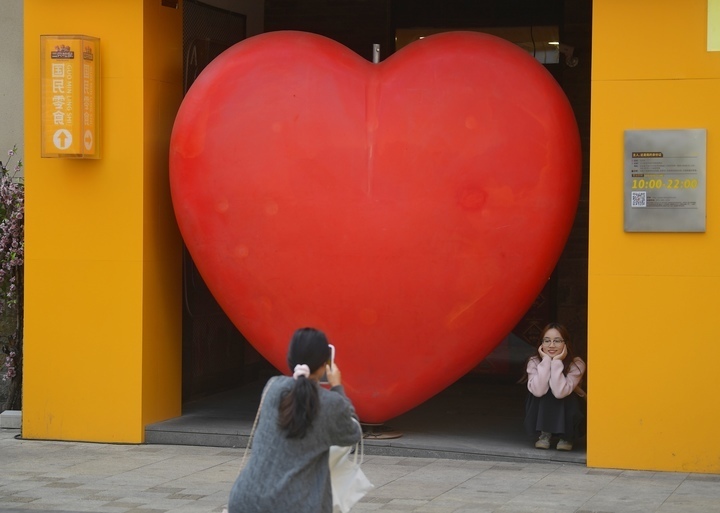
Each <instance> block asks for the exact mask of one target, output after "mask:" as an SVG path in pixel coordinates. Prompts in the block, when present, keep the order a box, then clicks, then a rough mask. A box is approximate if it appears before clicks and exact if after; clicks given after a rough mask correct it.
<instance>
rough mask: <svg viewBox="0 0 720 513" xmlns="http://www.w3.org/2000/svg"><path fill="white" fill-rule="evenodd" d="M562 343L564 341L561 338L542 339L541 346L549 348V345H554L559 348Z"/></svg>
mask: <svg viewBox="0 0 720 513" xmlns="http://www.w3.org/2000/svg"><path fill="white" fill-rule="evenodd" d="M563 342H565V341H564V340H563V339H561V338H553V339H549V338H544V339H543V341H542V343H543V345H546V346H549V345H550V344H555V345H556V346H559V345H560V344H562V343H563Z"/></svg>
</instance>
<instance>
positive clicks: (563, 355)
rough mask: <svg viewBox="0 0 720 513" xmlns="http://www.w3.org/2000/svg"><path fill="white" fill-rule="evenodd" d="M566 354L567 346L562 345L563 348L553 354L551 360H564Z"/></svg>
mask: <svg viewBox="0 0 720 513" xmlns="http://www.w3.org/2000/svg"><path fill="white" fill-rule="evenodd" d="M566 356H567V346H566V345H563V350H562V351H561V352H560V354H556V355H555V356H553V360H564V359H565V357H566Z"/></svg>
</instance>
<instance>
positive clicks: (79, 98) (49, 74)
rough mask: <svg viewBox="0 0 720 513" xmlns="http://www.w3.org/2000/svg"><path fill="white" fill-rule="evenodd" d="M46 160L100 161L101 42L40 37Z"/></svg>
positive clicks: (71, 38) (42, 151)
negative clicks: (52, 158)
mask: <svg viewBox="0 0 720 513" xmlns="http://www.w3.org/2000/svg"><path fill="white" fill-rule="evenodd" d="M40 48H41V52H42V54H41V59H40V61H41V66H42V69H41V80H42V86H41V90H42V144H41V155H42V156H43V157H76V158H95V159H96V158H100V147H99V141H100V123H99V121H100V109H99V105H100V89H99V84H100V40H99V39H98V38H96V37H89V36H80V35H74V36H70V35H64V36H40Z"/></svg>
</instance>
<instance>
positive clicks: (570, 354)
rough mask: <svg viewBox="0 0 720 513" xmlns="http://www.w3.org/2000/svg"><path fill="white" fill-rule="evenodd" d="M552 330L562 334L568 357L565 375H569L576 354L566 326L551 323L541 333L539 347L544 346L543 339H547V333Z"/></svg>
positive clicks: (565, 362)
mask: <svg viewBox="0 0 720 513" xmlns="http://www.w3.org/2000/svg"><path fill="white" fill-rule="evenodd" d="M552 329H555V330H557V331H558V333H560V336H561V337H562V339H563V340H564V341H565V349H566V350H567V356H566V357H565V359H564V360H563V362H564V364H565V365H564V367H565V368H564V369H563V373H564V374H567V373H568V370H570V366H571V365H574V362H575V352H574V351H573V345H572V340H571V339H570V332H569V331H568V329H567V328H566V327H565V326H564V325H562V324H560V323H559V322H551V323H549V324H548V325H547V326H545V327H544V328H543V329H542V331H541V332H540V338H539V339H538V343H537V347H540V346H541V345H542V341H543V338H545V333H547V332H548V331H550V330H552Z"/></svg>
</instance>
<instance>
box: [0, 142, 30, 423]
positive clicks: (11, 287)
mask: <svg viewBox="0 0 720 513" xmlns="http://www.w3.org/2000/svg"><path fill="white" fill-rule="evenodd" d="M16 151H17V147H13V149H12V150H10V151H8V154H7V155H8V156H7V159H5V162H2V161H0V318H2V321H3V322H2V324H1V325H2V330H1V331H0V340H2V351H3V353H4V358H0V376H1V377H2V380H3V381H5V382H9V391H8V397H7V401H6V402H5V407H4V409H19V407H20V400H21V399H20V398H21V393H20V387H21V382H22V320H23V319H22V317H23V304H22V295H23V261H24V256H25V231H24V228H25V223H24V215H25V183H24V180H23V178H22V176H21V175H20V170H21V169H22V160H19V159H18V160H17V163H16V164H15V165H14V166H13V165H12V161H13V159H14V157H15V153H16ZM3 360H4V361H3Z"/></svg>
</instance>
